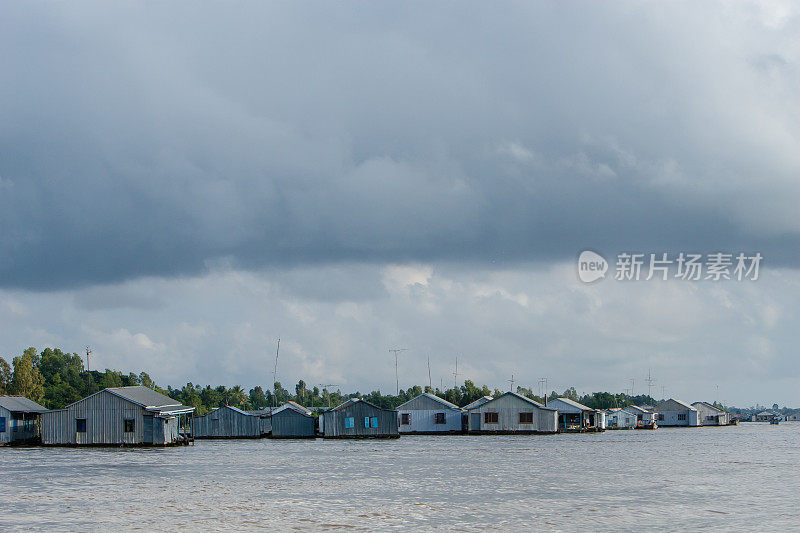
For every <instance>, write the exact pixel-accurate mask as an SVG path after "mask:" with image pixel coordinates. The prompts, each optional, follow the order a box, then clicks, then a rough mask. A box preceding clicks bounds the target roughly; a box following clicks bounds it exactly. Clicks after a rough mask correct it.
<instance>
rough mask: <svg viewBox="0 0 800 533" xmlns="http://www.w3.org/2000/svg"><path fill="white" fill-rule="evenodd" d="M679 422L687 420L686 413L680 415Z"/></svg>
mask: <svg viewBox="0 0 800 533" xmlns="http://www.w3.org/2000/svg"><path fill="white" fill-rule="evenodd" d="M678 420H686V413H678Z"/></svg>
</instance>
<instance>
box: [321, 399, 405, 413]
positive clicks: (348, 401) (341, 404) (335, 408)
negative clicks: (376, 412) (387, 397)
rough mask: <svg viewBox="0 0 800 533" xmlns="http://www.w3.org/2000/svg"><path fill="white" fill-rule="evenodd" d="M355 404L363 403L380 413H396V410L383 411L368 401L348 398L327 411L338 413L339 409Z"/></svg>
mask: <svg viewBox="0 0 800 533" xmlns="http://www.w3.org/2000/svg"><path fill="white" fill-rule="evenodd" d="M357 402H363V403H365V404H367V405H370V406H372V407H374V408H375V409H380V410H382V411H397V409H384V408H383V407H378V406H377V405H375V404H374V403H371V402H368V401H366V400H363V399H361V398H349V399H348V400H347V401H344V402H342V403H340V404H339V405H337V406H336V407H333V408H331V409H328V411H338V410H340V409H344V408H345V407H347V406H348V405H350V404H352V403H357Z"/></svg>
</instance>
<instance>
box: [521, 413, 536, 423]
mask: <svg viewBox="0 0 800 533" xmlns="http://www.w3.org/2000/svg"><path fill="white" fill-rule="evenodd" d="M519 423H520V424H533V413H520V414H519Z"/></svg>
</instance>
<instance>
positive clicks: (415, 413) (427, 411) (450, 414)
mask: <svg viewBox="0 0 800 533" xmlns="http://www.w3.org/2000/svg"><path fill="white" fill-rule="evenodd" d="M437 413H444V415H445V423H444V424H437V423H436V414H437ZM404 414H407V415H409V417H410V420H409V421H410V422H411V423H410V424H402V423H401V422H402V420H403V415H404ZM461 420H462V412H461V409H455V408H453V407H449V406H447V405H445V404H443V403H441V402H437V401H436V400H434V399H433V398H429V397H428V396H424V395H421V396H417V397H416V398H414V399H412V400H410V401H408V402H406V403H404V404H403V405H401V406H400V407H398V408H397V421H398V424H399V428H400V433H431V434H435V433H460V432H461V431H462V429H463V428H462V422H461Z"/></svg>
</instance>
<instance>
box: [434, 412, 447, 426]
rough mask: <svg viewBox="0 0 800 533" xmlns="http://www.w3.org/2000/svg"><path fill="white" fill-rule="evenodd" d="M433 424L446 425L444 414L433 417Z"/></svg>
mask: <svg viewBox="0 0 800 533" xmlns="http://www.w3.org/2000/svg"><path fill="white" fill-rule="evenodd" d="M433 423H434V424H446V423H447V422H446V419H445V415H444V413H436V414H434V415H433Z"/></svg>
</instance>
